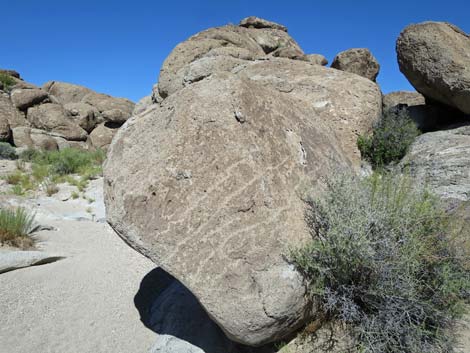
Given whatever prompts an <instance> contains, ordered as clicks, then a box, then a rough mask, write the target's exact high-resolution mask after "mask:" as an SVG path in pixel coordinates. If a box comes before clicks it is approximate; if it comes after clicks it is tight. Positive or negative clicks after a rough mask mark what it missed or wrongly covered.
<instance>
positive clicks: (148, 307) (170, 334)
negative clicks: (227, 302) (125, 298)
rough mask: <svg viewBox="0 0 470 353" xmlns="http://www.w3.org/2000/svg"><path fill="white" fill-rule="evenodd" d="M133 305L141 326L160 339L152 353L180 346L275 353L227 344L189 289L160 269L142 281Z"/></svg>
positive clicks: (210, 351) (222, 352)
mask: <svg viewBox="0 0 470 353" xmlns="http://www.w3.org/2000/svg"><path fill="white" fill-rule="evenodd" d="M134 304H135V307H136V308H137V310H138V311H139V314H140V319H141V321H142V323H143V324H144V325H145V326H146V327H147V328H149V329H150V330H152V331H154V332H156V333H157V334H158V335H159V336H158V338H157V341H156V344H155V346H154V348H153V350H152V352H172V351H173V350H174V349H176V348H178V349H180V348H181V347H182V346H184V348H185V349H184V351H185V352H186V351H187V352H200V351H199V349H200V350H202V351H203V352H205V353H272V352H275V351H276V349H275V348H274V346H273V345H268V346H263V347H258V348H253V347H248V346H244V345H241V344H239V343H236V342H233V341H231V340H229V339H228V338H227V336H226V335H225V334H224V333H223V331H222V330H221V329H220V328H219V326H217V324H216V323H215V322H214V321H212V320H211V318H210V317H209V316H208V314H207V313H206V312H205V310H204V309H203V307H202V306H201V304H200V303H199V302H198V300H197V299H196V297H195V296H194V295H193V294H192V293H191V292H190V291H189V289H187V288H186V287H185V286H184V285H183V284H182V283H181V282H179V281H178V280H177V279H175V278H174V277H172V276H171V275H170V274H168V273H167V272H165V271H164V270H163V269H161V268H159V267H157V268H155V269H153V270H152V271H150V272H149V273H148V274H147V275H146V276H145V277H144V278H143V280H142V282H141V283H140V288H139V290H138V292H137V293H136V295H135V297H134ZM169 342H171V344H169ZM176 346H178V347H176ZM178 351H179V350H178Z"/></svg>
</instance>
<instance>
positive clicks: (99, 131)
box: [87, 123, 119, 151]
mask: <svg viewBox="0 0 470 353" xmlns="http://www.w3.org/2000/svg"><path fill="white" fill-rule="evenodd" d="M118 128H119V127H118V126H115V125H113V124H110V123H103V124H100V125H98V126H97V127H96V128H95V129H94V130H93V131H92V132H91V133H90V135H89V136H88V140H87V144H88V146H89V147H90V148H94V149H98V148H99V149H102V150H103V151H107V150H108V147H109V145H110V144H111V141H112V140H113V137H114V136H115V135H116V133H117V131H118Z"/></svg>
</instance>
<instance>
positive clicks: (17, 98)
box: [10, 88, 49, 111]
mask: <svg viewBox="0 0 470 353" xmlns="http://www.w3.org/2000/svg"><path fill="white" fill-rule="evenodd" d="M10 97H11V101H12V102H13V104H14V105H15V106H16V108H18V109H19V110H23V111H24V110H27V109H28V108H29V107H32V106H33V105H36V104H39V103H41V102H43V101H44V100H46V99H47V98H48V97H49V95H48V94H47V92H46V91H44V90H42V89H40V88H35V89H21V88H19V89H14V90H12V92H11V96H10Z"/></svg>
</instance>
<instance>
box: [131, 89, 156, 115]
mask: <svg viewBox="0 0 470 353" xmlns="http://www.w3.org/2000/svg"><path fill="white" fill-rule="evenodd" d="M152 102H153V103H156V104H159V103H161V102H163V98H162V97H161V96H160V92H158V84H154V85H153V87H152ZM133 115H135V114H133Z"/></svg>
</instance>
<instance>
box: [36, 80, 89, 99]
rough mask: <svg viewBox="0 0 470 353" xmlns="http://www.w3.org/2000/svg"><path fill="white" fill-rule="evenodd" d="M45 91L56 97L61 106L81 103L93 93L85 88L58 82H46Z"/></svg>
mask: <svg viewBox="0 0 470 353" xmlns="http://www.w3.org/2000/svg"><path fill="white" fill-rule="evenodd" d="M43 89H44V90H46V91H47V92H48V93H49V94H50V95H52V96H54V97H55V98H56V99H57V101H58V103H60V104H67V103H80V102H81V101H82V99H83V97H85V96H86V95H87V94H89V93H92V92H93V91H92V90H91V89H89V88H86V87H83V86H79V85H74V84H71V83H66V82H57V81H49V82H46V83H45V84H44V85H43Z"/></svg>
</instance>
